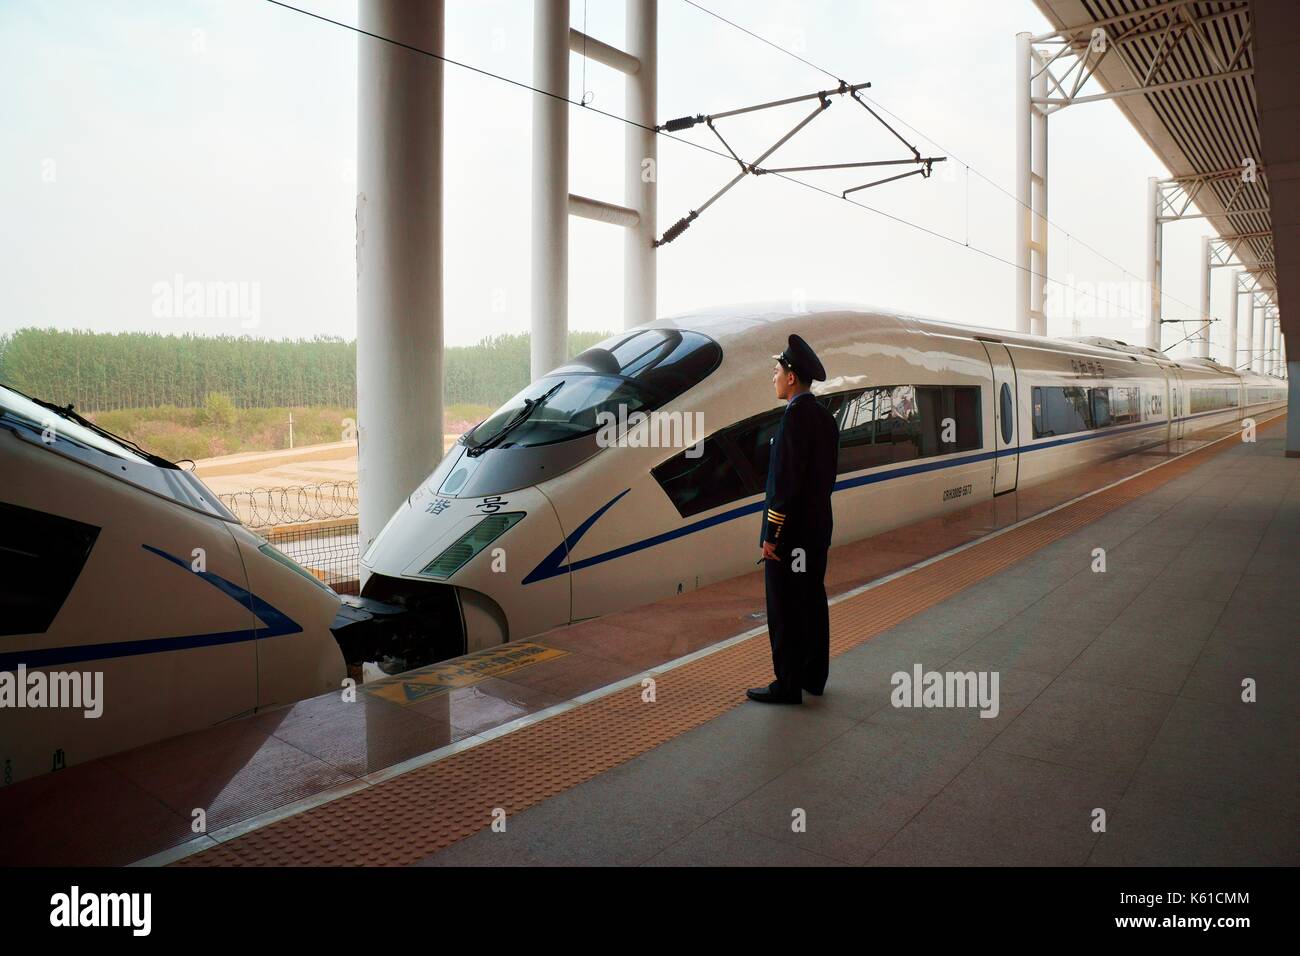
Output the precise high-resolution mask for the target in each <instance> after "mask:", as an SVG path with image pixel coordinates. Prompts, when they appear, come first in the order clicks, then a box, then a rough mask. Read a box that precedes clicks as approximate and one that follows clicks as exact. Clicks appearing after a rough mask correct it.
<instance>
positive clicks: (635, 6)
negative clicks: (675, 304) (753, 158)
mask: <svg viewBox="0 0 1300 956" xmlns="http://www.w3.org/2000/svg"><path fill="white" fill-rule="evenodd" d="M626 14H627V25H626V33H625V37H626V52H628V53H630V54H631V55H632V56H634V57H636V58H637V60H639V61H640V67H639V68H638V69H637V71H636V72H635V73H633V74H631V75H629V76H628V78H627V80H626V82H627V118H628V119H630V120H632V122H634V123H640V124H641V125H642V126H644V127H648V128H649V129H650V130H653V129H654V127H655V124H656V123H657V122H659V120H658V119H657V116H658V113H659V0H627V8H626ZM658 144H659V137H657V136H656V135H655V134H654V133H653V132H648V131H647V130H645V129H638V128H637V127H635V126H628V127H627V130H626V132H625V133H624V139H623V163H624V176H623V183H624V189H623V197H624V202H625V203H626V204H627V206H628V208H629V209H635V210H636V211H637V213H638V214H639V215H640V217H641V218H640V221H639V222H638V223H637V224H636V225H635V226H632V227H631V228H629V229H627V230H625V235H624V237H623V290H624V291H623V327H624V328H629V329H630V328H632V327H633V326H635V325H644V324H645V323H646V322H653V321H654V320H655V319H656V318H658V302H657V298H658V295H657V293H658V270H657V268H656V261H657V258H656V253H655V245H654V242H655V238H656V230H657V229H658V216H657V215H656V213H657V211H658V209H657V206H658V182H659V145H658Z"/></svg>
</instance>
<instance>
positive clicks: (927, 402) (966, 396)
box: [916, 385, 981, 458]
mask: <svg viewBox="0 0 1300 956" xmlns="http://www.w3.org/2000/svg"><path fill="white" fill-rule="evenodd" d="M916 404H917V408H918V411H919V417H920V428H919V433H920V457H923V458H926V457H929V456H931V455H949V454H952V453H953V452H956V451H970V450H971V449H973V448H979V447H980V444H981V442H980V420H979V418H980V390H979V386H969V385H922V386H918V387H917V389H916ZM949 420H951V421H952V423H953V425H954V426H955V428H954V429H953V434H952V438H953V440H952V441H944V436H945V433H946V429H945V427H944V423H945V422H947V421H949Z"/></svg>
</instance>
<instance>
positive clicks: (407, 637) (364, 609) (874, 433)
mask: <svg viewBox="0 0 1300 956" xmlns="http://www.w3.org/2000/svg"><path fill="white" fill-rule="evenodd" d="M791 332H798V333H800V334H801V335H803V336H804V337H805V338H807V339H808V340H809V342H811V343H812V345H813V346H814V348H816V349H817V352H818V354H819V356H820V357H821V359H822V361H823V363H824V365H825V366H826V369H827V372H828V376H829V377H828V379H827V381H825V382H819V383H817V386H816V388H815V393H816V394H817V395H818V396H819V398H820V400H821V401H823V402H826V403H827V406H828V407H829V408H830V409H831V411H832V412H833V413H834V414H835V416H836V419H837V421H838V423H839V426H840V435H841V442H840V454H839V468H840V476H839V481H838V483H837V484H836V487H835V494H834V498H833V501H834V509H835V537H834V543H836V544H840V543H843V542H846V541H852V540H854V539H857V538H862V537H865V536H868V535H872V534H876V533H878V532H880V531H883V530H886V529H888V528H892V527H896V526H899V525H904V524H907V523H910V522H913V521H916V520H919V519H922V518H927V517H930V516H933V515H936V514H940V513H943V512H945V511H948V510H951V509H956V508H961V507H965V506H966V505H969V504H971V503H973V502H975V501H979V500H983V499H986V498H989V497H991V496H993V495H995V494H1001V493H1005V492H1008V491H1011V490H1013V489H1015V488H1017V487H1024V486H1026V485H1029V484H1032V483H1034V482H1037V481H1041V480H1043V479H1045V478H1047V477H1049V476H1051V475H1055V474H1058V473H1060V472H1062V471H1064V470H1067V469H1070V468H1074V467H1078V466H1080V465H1083V464H1086V463H1088V462H1092V461H1096V460H1098V459H1101V458H1107V457H1111V456H1116V455H1122V454H1125V453H1127V452H1129V451H1132V450H1134V449H1136V448H1139V447H1142V446H1146V445H1150V444H1153V443H1157V442H1162V441H1167V440H1169V439H1170V438H1175V437H1178V436H1179V435H1182V434H1184V433H1186V432H1188V431H1189V430H1192V429H1195V428H1198V427H1201V426H1204V425H1217V424H1222V423H1225V422H1229V421H1231V422H1236V421H1239V420H1240V419H1242V418H1246V417H1250V416H1254V415H1258V414H1259V413H1261V412H1265V411H1268V410H1271V409H1274V408H1277V407H1279V406H1281V405H1283V404H1284V402H1285V397H1286V391H1285V385H1284V383H1283V382H1282V381H1281V380H1278V379H1273V378H1267V377H1264V376H1258V375H1251V374H1246V375H1241V374H1237V373H1235V372H1233V371H1231V370H1229V369H1226V368H1223V367H1221V366H1218V365H1215V364H1213V363H1211V362H1207V361H1205V360H1195V361H1187V360H1183V361H1180V362H1172V361H1169V360H1167V359H1165V358H1164V357H1163V356H1160V355H1159V354H1157V353H1153V352H1150V351H1147V350H1145V349H1135V348H1130V347H1127V346H1124V345H1122V344H1120V343H1114V342H1106V341H1102V340H1088V341H1061V340H1052V339H1046V338H1040V337H1034V336H1028V335H1017V334H1014V333H1007V332H999V331H993V330H979V329H975V328H972V327H969V326H962V325H955V324H949V323H944V322H937V321H932V320H928V319H921V318H916V317H912V316H906V315H896V314H888V313H883V312H877V311H871V310H866V309H861V308H852V307H826V308H819V309H815V310H811V311H806V312H798V313H791V312H788V311H780V310H775V309H771V308H763V307H758V308H735V309H729V310H725V311H714V312H705V313H698V314H693V315H688V316H683V317H679V318H676V319H665V320H660V321H658V322H654V323H651V324H649V325H646V326H642V327H639V328H636V329H633V330H630V331H628V332H625V333H623V334H621V335H618V336H615V337H613V338H611V339H609V340H607V341H605V342H602V343H601V344H600V345H598V346H596V347H594V348H592V349H588V350H587V351H586V352H583V353H582V354H581V355H578V356H577V357H575V358H574V359H573V360H572V361H571V362H569V363H567V364H565V365H563V366H561V367H560V368H557V369H556V370H555V371H553V372H551V373H550V374H548V375H546V376H544V377H543V378H541V379H539V380H538V381H536V382H534V383H532V384H531V385H529V386H528V387H527V388H525V389H524V390H523V391H522V392H520V393H519V394H518V395H517V396H515V397H514V398H513V399H511V400H510V401H508V402H507V403H506V404H505V405H503V406H502V407H501V408H500V409H499V410H498V411H497V412H495V413H494V414H493V415H491V416H490V417H489V418H487V419H486V420H485V421H483V422H482V423H480V424H479V425H478V426H477V427H475V428H474V429H473V430H471V431H470V432H469V433H467V434H466V435H465V436H464V437H463V438H462V439H461V440H460V441H459V442H458V444H456V445H455V446H453V448H452V450H451V452H450V453H449V454H448V455H447V456H446V458H445V459H444V460H443V462H442V463H441V464H440V465H439V466H438V467H437V469H436V470H435V471H434V472H433V474H432V475H431V477H430V478H429V479H428V480H427V481H425V482H423V483H422V484H421V485H420V487H419V488H416V489H414V490H413V491H412V493H411V495H410V497H409V498H408V500H407V501H406V502H405V503H404V504H403V505H402V506H401V507H399V508H398V510H397V511H396V513H394V515H393V516H392V518H391V519H390V521H389V522H388V524H387V525H386V526H385V528H384V530H383V531H382V533H381V534H380V535H379V536H378V537H377V538H376V539H375V541H374V542H373V543H372V544H371V545H370V547H369V548H368V549H367V550H366V552H365V554H364V555H363V556H362V567H363V574H364V575H365V577H366V580H365V583H364V586H363V589H362V597H361V598H356V599H353V598H347V599H344V600H343V601H341V600H340V597H339V595H337V594H335V593H334V592H333V591H332V590H331V589H330V588H328V587H326V586H325V585H324V584H322V583H321V582H320V581H318V580H317V579H316V578H315V577H313V576H312V575H311V574H310V573H308V572H307V571H305V570H304V569H303V568H301V567H299V566H298V565H296V564H295V563H294V562H293V561H292V560H290V559H289V558H287V557H286V556H284V555H282V554H280V553H279V552H278V551H276V550H275V549H274V548H273V547H271V546H270V545H269V544H267V543H266V542H265V541H264V540H263V539H262V538H261V537H259V536H258V535H256V534H254V533H253V532H252V531H250V530H249V529H247V528H245V527H244V526H243V525H241V524H240V523H239V521H238V519H237V518H236V517H235V516H234V515H233V514H231V513H230V512H229V511H228V510H227V509H226V508H225V507H224V506H223V505H222V504H221V503H220V501H219V500H218V499H217V497H216V496H215V495H213V494H212V493H211V492H210V491H209V490H208V489H207V488H206V487H205V486H204V485H203V484H202V483H201V482H200V481H199V480H198V479H197V478H196V477H195V476H194V475H193V474H191V473H190V472H187V471H185V470H182V469H180V468H177V467H176V466H175V465H174V464H173V463H171V462H168V461H165V460H163V459H161V458H158V457H156V456H153V455H150V454H148V453H147V452H145V451H142V450H141V449H139V448H138V447H135V446H133V445H131V444H130V443H127V442H123V441H121V440H119V439H117V438H116V437H115V436H111V435H109V434H107V433H105V432H103V431H101V430H99V429H97V428H95V426H93V424H91V423H90V422H88V421H86V420H85V419H82V418H81V417H80V416H77V415H76V414H75V413H72V412H70V411H67V410H64V409H58V408H56V407H55V406H53V405H49V404H47V403H43V402H38V401H35V400H32V399H29V398H28V397H27V396H24V395H22V394H20V393H18V392H16V391H13V390H12V389H8V388H5V387H3V386H0V479H2V480H0V785H5V784H9V783H14V782H17V781H20V780H23V779H26V778H28V777H32V776H36V775H38V774H41V773H47V772H49V771H51V770H54V769H58V768H60V767H64V766H72V765H73V764H76V763H82V762H85V761H87V760H91V759H94V758H95V757H99V756H104V755H107V754H112V753H115V752H118V751H121V750H124V749H127V748H130V747H134V746H138V745H140V744H144V743H148V742H150V741H153V740H158V739H161V738H164V737H171V736H176V735H178V734H182V733H185V732H187V731H191V730H196V729H199V728H202V727H207V726H211V725H214V724H218V723H221V722H223V721H226V720H229V719H231V718H235V717H239V716H243V715H247V714H250V713H254V712H258V711H261V710H265V709H268V708H273V707H277V706H280V705H282V704H287V703H291V702H293V701H296V700H301V699H303V698H307V697H312V696H315V695H317V694H320V693H323V692H325V691H329V690H337V689H338V688H339V686H340V683H341V682H342V681H343V679H344V678H345V676H347V674H348V673H349V668H352V671H351V672H352V673H354V674H355V673H357V671H358V670H359V668H360V665H362V664H363V663H364V662H372V661H373V662H381V663H382V665H383V669H385V670H387V671H389V672H395V671H399V670H403V669H406V668H411V667H417V666H420V665H422V664H426V663H429V662H431V661H435V660H440V659H445V658H448V657H453V656H456V655H459V654H462V653H465V652H466V651H472V650H477V649H480V648H484V647H489V646H492V645H495V644H498V643H500V642H502V641H505V640H509V639H518V638H523V637H527V636H530V635H533V634H537V633H540V632H541V631H544V630H547V629H549V628H552V627H555V626H557V625H563V624H567V623H569V622H572V621H577V620H582V619H584V618H590V617H595V616H598V615H601V614H605V613H608V612H611V611H614V610H619V609H623V608H628V607H633V606H636V605H638V604H643V603H646V602H649V601H653V600H656V599H659V598H662V597H665V596H668V595H672V594H676V593H681V592H684V591H689V590H693V589H695V588H698V587H700V586H702V585H705V584H708V583H711V582H713V581H717V580H720V579H725V578H728V577H733V576H735V575H738V574H743V573H745V572H747V571H752V570H753V569H754V562H755V558H756V556H757V551H758V544H757V542H758V535H759V518H760V514H761V510H762V506H763V494H762V492H763V488H764V484H765V476H766V471H767V455H768V446H769V441H770V439H771V437H772V435H773V434H774V432H775V428H776V423H777V421H778V419H779V416H780V414H781V411H782V409H781V407H780V406H779V405H778V403H776V402H775V400H774V399H773V395H772V387H771V381H770V378H771V366H772V363H771V359H770V356H771V355H773V354H775V353H777V352H779V351H780V350H781V349H782V348H783V347H784V345H785V342H786V339H787V337H788V335H789V334H790V333H791ZM652 412H653V413H656V416H655V417H652V418H650V419H648V420H645V421H638V415H637V413H644V414H646V415H648V414H649V413H652ZM601 413H609V414H610V415H612V416H613V419H614V421H615V422H616V423H617V427H615V428H611V427H609V426H608V425H606V427H602V418H601V417H600V416H601ZM665 423H666V424H665ZM652 426H653V427H652ZM96 675H98V676H96ZM74 679H75V680H77V681H79V685H78V686H74V685H73V680H74ZM95 681H98V682H99V683H98V685H96V683H95ZM87 682H88V683H87ZM78 693H79V694H80V695H81V699H80V700H79V701H75V700H72V701H71V703H73V704H77V706H67V704H68V703H69V702H70V699H71V698H72V697H75V696H76V695H77V694H78ZM55 694H59V695H61V696H62V698H63V701H62V702H63V704H64V705H65V706H59V707H54V706H49V705H50V704H51V703H53V700H52V696H53V695H55ZM96 709H98V710H99V714H98V715H97V716H88V714H92V713H94V711H95V710H96Z"/></svg>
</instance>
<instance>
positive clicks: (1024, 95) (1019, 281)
mask: <svg viewBox="0 0 1300 956" xmlns="http://www.w3.org/2000/svg"><path fill="white" fill-rule="evenodd" d="M1030 37H1031V34H1029V33H1017V34H1016V93H1015V123H1016V161H1015V167H1016V331H1017V332H1028V331H1030V322H1029V289H1030V278H1031V276H1030V270H1031V269H1032V268H1033V263H1032V262H1031V256H1030V242H1031V241H1032V236H1033V202H1034V196H1033V179H1032V176H1033V171H1032V164H1033V151H1032V147H1031V144H1030V130H1029V128H1030V112H1031V111H1032V110H1033V104H1032V103H1030V101H1029V96H1030V93H1029V77H1030V70H1029V62H1030V56H1031V55H1032V50H1031V46H1030V42H1029V40H1030Z"/></svg>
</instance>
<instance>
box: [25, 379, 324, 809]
mask: <svg viewBox="0 0 1300 956" xmlns="http://www.w3.org/2000/svg"><path fill="white" fill-rule="evenodd" d="M0 479H2V480H0V786H2V785H5V784H10V783H16V782H18V781H20V780H23V779H26V778H28V777H32V776H36V775H38V774H42V773H48V772H49V771H51V770H58V769H61V768H62V767H65V766H72V765H73V764H77V763H82V762H85V761H87V760H90V759H93V758H95V757H100V756H104V755H107V754H111V753H116V752H117V751H120V750H124V749H127V748H129V747H133V746H137V745H139V744H143V743H146V742H149V741H152V740H158V739H161V738H163V737H171V736H175V735H177V734H181V733H185V732H187V731H190V730H196V729H198V728H201V727H207V726H210V725H213V724H217V723H220V722H221V721H224V720H228V719H230V718H232V717H237V716H240V715H244V714H250V713H252V712H254V711H256V710H261V709H265V708H269V707H273V706H277V705H280V704H285V703H289V702H292V701H296V700H301V699H303V698H305V697H312V696H315V695H317V694H320V693H322V692H323V691H326V690H330V689H337V688H339V686H340V683H341V681H342V680H343V678H344V677H345V675H346V669H345V665H344V661H343V655H342V653H341V652H340V650H339V645H338V643H337V641H336V640H335V637H334V635H333V633H332V632H331V626H332V625H333V624H334V623H335V618H336V616H337V615H338V614H339V612H340V601H339V596H338V595H337V594H335V593H334V592H333V591H332V590H330V588H328V587H326V586H325V585H324V584H322V583H321V582H320V581H318V580H316V578H314V577H312V576H311V574H309V573H308V572H307V571H305V570H304V569H302V568H300V567H299V566H298V565H296V564H294V562H293V561H291V560H290V559H289V558H287V557H285V556H284V555H282V554H280V553H279V552H278V551H276V550H275V549H274V548H272V547H271V546H270V545H269V544H267V543H266V542H265V541H264V540H263V539H262V538H260V537H258V536H257V535H255V534H254V533H253V532H251V531H249V530H248V529H247V528H245V527H244V526H243V525H241V524H240V523H239V520H238V519H237V518H236V517H235V516H234V515H233V514H231V513H230V512H229V511H227V510H226V508H225V507H224V506H223V505H222V504H221V502H220V501H219V499H218V498H217V497H216V496H215V495H214V494H212V493H211V492H210V491H209V490H208V489H207V488H206V487H205V486H204V485H203V484H202V483H201V482H200V481H199V480H198V479H197V478H196V477H195V476H194V475H193V474H191V473H190V472H188V471H184V470H182V469H180V468H177V467H176V465H174V464H172V463H171V462H168V461H166V460H164V459H162V458H158V457H156V456H153V455H150V454H148V453H147V452H144V451H142V450H141V449H139V448H137V447H134V446H131V445H129V444H128V443H125V442H123V441H120V440H116V439H115V438H114V437H113V436H110V435H108V434H107V433H104V432H102V431H100V430H98V429H96V428H95V426H93V425H92V424H91V423H90V422H88V421H86V420H85V419H82V418H81V417H80V416H78V415H76V414H75V413H74V412H70V411H68V410H65V409H59V408H57V407H55V406H53V405H49V404H46V403H43V402H39V401H36V400H33V399H30V398H28V397H27V396H25V395H22V394H21V393H19V392H16V391H14V390H12V389H9V388H5V387H3V386H0Z"/></svg>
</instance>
